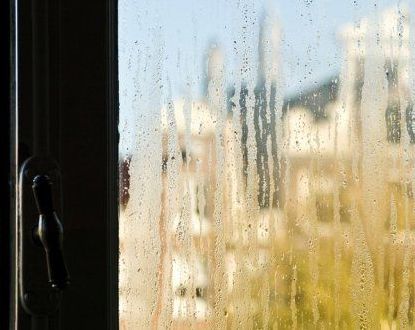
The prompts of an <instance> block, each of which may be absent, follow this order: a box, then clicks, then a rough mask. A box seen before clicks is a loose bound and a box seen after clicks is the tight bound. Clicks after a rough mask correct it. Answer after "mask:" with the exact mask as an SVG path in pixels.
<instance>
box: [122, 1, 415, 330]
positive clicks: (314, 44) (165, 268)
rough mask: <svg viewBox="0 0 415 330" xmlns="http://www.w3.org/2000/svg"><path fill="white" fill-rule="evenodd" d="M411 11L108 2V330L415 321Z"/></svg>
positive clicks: (376, 5) (336, 4)
mask: <svg viewBox="0 0 415 330" xmlns="http://www.w3.org/2000/svg"><path fill="white" fill-rule="evenodd" d="M414 9H415V8H414V5H413V4H412V3H409V2H408V4H405V3H404V2H403V1H392V0H391V1H388V0H377V1H374V0H358V1H352V0H345V1H328V0H314V1H312V0H303V1H282V0H272V1H253V0H239V1H226V0H213V1H191V0H179V1H174V2H173V1H165V0H152V1H150V0H148V1H139V0H120V2H119V69H120V70H119V72H120V109H121V113H120V127H119V129H120V159H121V163H120V327H121V329H150V328H151V329H166V328H172V329H225V328H226V329H259V328H261V329H291V328H293V329H295V328H301V329H314V328H315V329H351V328H352V329H354V328H360V329H379V328H381V329H395V328H402V329H403V328H414V327H415V306H414V302H415V289H414V288H415V266H414V242H415V213H414V212H415V203H414V175H415V171H414V170H415V165H414V156H415V147H414V144H415V111H414V109H413V99H414V97H415V94H414V92H415V79H414V78H415V76H414V68H415V65H414V64H415V63H414V57H413V54H414V52H413V49H414V45H413V44H414V41H415V40H414V37H415V34H414V27H415V26H414V22H413V20H411V19H410V18H411V17H412V18H413V17H414V15H413V12H414Z"/></svg>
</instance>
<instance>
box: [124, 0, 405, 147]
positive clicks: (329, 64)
mask: <svg viewBox="0 0 415 330" xmlns="http://www.w3.org/2000/svg"><path fill="white" fill-rule="evenodd" d="M403 3H404V2H401V1H399V0H120V1H119V4H120V5H119V38H120V39H119V65H120V70H119V71H120V103H121V113H120V125H121V126H120V129H121V130H124V133H123V134H124V135H125V136H126V139H128V138H127V136H128V134H127V133H126V131H125V129H127V130H128V131H129V132H130V133H129V134H134V133H133V131H135V129H134V128H133V127H132V126H131V123H136V122H140V123H142V122H145V121H146V120H147V121H148V120H151V116H152V111H153V112H154V111H155V109H156V108H157V105H155V104H152V102H153V100H151V98H152V96H149V95H153V94H152V93H154V92H155V91H157V90H158V88H155V86H156V84H155V81H156V80H157V78H156V75H157V74H156V71H157V70H158V69H160V71H161V73H160V74H161V75H162V80H163V82H162V83H159V87H160V89H162V92H161V93H162V94H163V96H162V98H163V97H166V94H170V92H169V91H167V89H166V85H169V84H170V85H171V94H172V96H173V98H177V97H181V96H184V95H185V94H186V93H188V92H189V87H188V86H190V89H191V91H190V92H191V94H192V97H193V98H197V97H198V96H200V91H201V85H202V82H203V80H204V73H203V67H204V66H205V65H206V57H205V56H206V53H207V48H208V46H209V43H210V42H212V41H213V40H214V41H215V42H217V43H219V44H220V45H221V47H222V49H223V50H224V53H225V64H226V65H225V67H226V70H227V79H228V81H227V83H228V84H232V82H233V79H235V78H234V77H235V76H236V75H235V73H236V72H238V70H239V69H240V66H239V67H238V63H239V64H240V61H241V52H240V49H238V48H242V47H241V46H237V47H235V41H237V43H236V44H237V45H241V44H242V38H241V35H242V27H243V26H248V30H247V31H248V36H247V38H246V39H245V41H246V43H245V44H246V45H247V46H248V48H249V47H250V48H251V50H252V53H253V54H256V53H257V35H255V33H257V32H258V30H259V25H258V24H256V25H255V22H258V19H259V18H260V17H261V16H262V15H263V13H264V10H266V11H274V12H275V17H276V18H275V20H276V22H277V23H278V24H279V26H280V28H281V30H282V39H281V53H282V54H281V55H282V68H283V71H284V72H283V80H284V82H285V88H284V91H283V93H284V94H285V95H289V94H293V93H298V92H299V91H301V90H303V89H305V88H309V87H310V86H312V85H313V84H317V85H318V84H319V83H320V82H322V81H323V80H324V79H326V78H328V77H330V76H332V75H333V74H336V73H338V72H339V70H340V65H341V61H342V58H341V45H340V43H339V40H338V39H337V32H338V31H339V28H340V27H341V26H343V25H344V24H345V23H356V22H358V21H359V20H360V19H361V18H362V17H366V16H373V15H376V13H377V12H381V11H382V10H384V9H385V8H387V7H391V6H403ZM412 6H413V5H412ZM264 8H265V9H264ZM411 9H412V10H413V8H411ZM160 54H161V56H160ZM238 56H239V57H238ZM253 62H254V61H253ZM157 68H158V69H157ZM253 70H254V69H253ZM166 77H168V79H169V81H170V82H167V80H166ZM161 85H162V87H161ZM153 99H154V98H153ZM162 102H163V101H162ZM158 109H159V108H158ZM137 116H144V117H146V116H147V119H145V118H142V119H141V120H139V121H137Z"/></svg>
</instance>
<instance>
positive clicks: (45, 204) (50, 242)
mask: <svg viewBox="0 0 415 330" xmlns="http://www.w3.org/2000/svg"><path fill="white" fill-rule="evenodd" d="M32 189H33V194H34V196H35V200H36V205H37V209H38V212H39V221H38V224H37V225H36V226H35V228H34V230H33V238H34V240H35V242H36V243H37V244H38V245H40V246H42V247H43V249H44V250H45V256H46V265H47V271H48V277H49V283H50V285H51V287H52V288H53V289H59V290H63V289H65V288H66V287H67V286H68V285H69V283H70V277H69V273H68V269H67V267H66V264H65V259H64V255H63V244H62V243H63V227H62V223H61V221H60V220H59V218H58V215H57V214H56V211H55V209H54V206H53V198H52V182H51V180H50V178H49V177H48V176H47V175H37V176H35V178H34V179H33V185H32Z"/></svg>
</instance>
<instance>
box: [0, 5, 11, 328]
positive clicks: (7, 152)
mask: <svg viewBox="0 0 415 330" xmlns="http://www.w3.org/2000/svg"><path fill="white" fill-rule="evenodd" d="M12 4H13V1H11V0H4V1H1V2H0V26H1V28H0V43H1V44H0V45H1V49H2V51H1V55H0V72H1V74H2V86H3V87H2V88H1V91H0V102H1V109H2V110H1V112H0V160H1V161H0V196H1V197H0V269H1V271H0V329H7V328H8V327H9V324H10V310H11V304H12V302H13V298H12V296H11V286H10V281H11V263H12V261H11V237H10V234H11V207H12V204H11V203H12V200H13V199H12V195H11V194H12V189H11V175H12V163H11V161H12V157H11V153H12V148H11V142H12V117H11V114H12V112H11V110H12V109H13V107H14V104H13V97H12V95H13V93H14V80H13V78H14V77H13V74H12V70H13V63H12V60H13V57H14V56H13V54H14V48H13V35H14V21H13V18H12V13H13V8H12Z"/></svg>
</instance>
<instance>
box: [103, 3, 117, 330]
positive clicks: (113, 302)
mask: <svg viewBox="0 0 415 330" xmlns="http://www.w3.org/2000/svg"><path fill="white" fill-rule="evenodd" d="M107 1H108V2H107V15H108V19H107V22H108V25H107V26H108V31H107V33H106V35H107V38H108V39H107V47H108V51H107V59H108V88H107V91H108V105H109V109H107V125H108V128H107V130H108V133H109V134H108V137H109V141H108V157H109V159H108V162H107V175H108V177H107V182H108V185H109V189H108V196H107V207H108V211H107V214H108V219H107V238H108V243H109V244H108V250H107V251H108V252H107V253H108V260H109V264H110V267H108V275H107V276H108V283H109V286H110V287H109V288H108V301H109V305H108V308H109V311H108V320H109V329H118V328H119V285H118V284H119V281H118V274H119V272H118V257H119V223H118V220H119V170H118V168H119V159H118V158H119V152H118V145H119V131H118V127H119V125H118V124H119V87H118V86H119V85H118V77H119V76H118V0H107ZM111 188H112V189H111Z"/></svg>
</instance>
